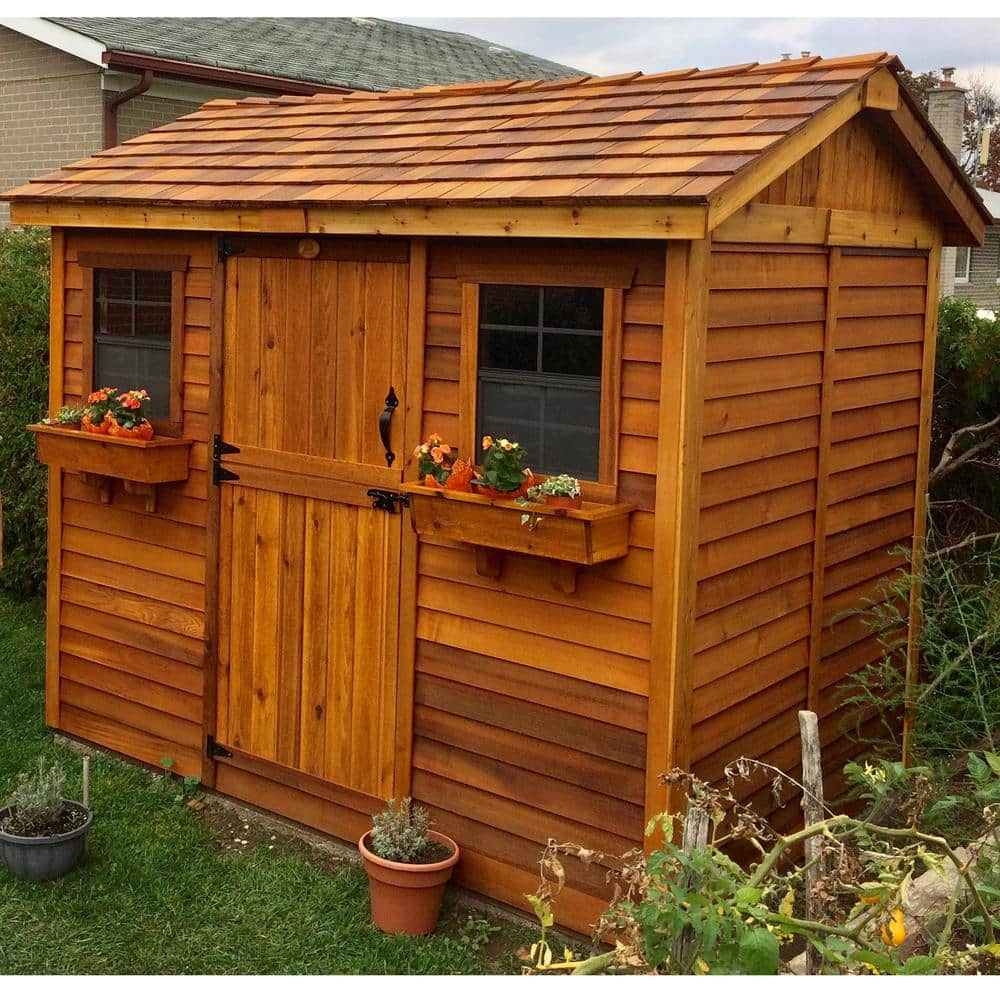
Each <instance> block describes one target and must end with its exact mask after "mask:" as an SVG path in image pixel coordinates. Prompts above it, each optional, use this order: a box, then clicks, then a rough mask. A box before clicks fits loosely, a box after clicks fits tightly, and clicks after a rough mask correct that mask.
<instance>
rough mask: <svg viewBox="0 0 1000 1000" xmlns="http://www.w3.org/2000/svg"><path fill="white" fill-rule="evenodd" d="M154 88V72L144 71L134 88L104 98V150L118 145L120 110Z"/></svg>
mask: <svg viewBox="0 0 1000 1000" xmlns="http://www.w3.org/2000/svg"><path fill="white" fill-rule="evenodd" d="M152 86H153V71H152V70H151V69H147V70H144V71H143V74H142V77H141V79H140V80H139V82H138V83H137V84H136V85H135V86H134V87H129V89H128V90H123V91H121V93H119V94H109V95H108V96H107V97H105V98H104V148H105V149H110V148H111V147H112V146H117V145H118V109H119V108H120V107H121V106H122V105H123V104H125V102H126V101H131V100H132V98H133V97H138V96H139V95H140V94H145V93H146V91H147V90H149V88H150V87H152Z"/></svg>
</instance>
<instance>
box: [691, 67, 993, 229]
mask: <svg viewBox="0 0 1000 1000" xmlns="http://www.w3.org/2000/svg"><path fill="white" fill-rule="evenodd" d="M899 68H901V64H900V63H899V62H898V61H896V62H894V63H893V64H891V65H890V66H886V67H883V68H881V69H879V70H878V71H877V72H876V73H874V74H873V75H872V76H871V77H869V78H868V79H867V80H865V81H863V82H862V83H859V84H858V85H857V86H856V87H854V88H852V89H851V90H850V91H848V92H847V93H846V94H844V95H843V96H842V97H841V98H840V99H839V100H837V101H835V102H834V103H833V104H832V105H831V106H830V107H828V108H826V109H825V110H824V111H822V112H821V113H820V114H818V115H816V116H815V117H813V118H811V119H810V120H809V121H807V122H806V123H805V124H804V125H803V126H801V127H800V128H799V129H798V130H797V131H794V132H792V133H790V134H789V135H788V136H786V137H785V138H784V139H783V140H782V141H781V142H780V143H777V144H775V146H774V148H773V149H771V150H769V151H768V152H767V153H765V154H764V155H763V156H761V157H759V158H758V159H757V160H756V161H755V162H754V163H753V164H752V166H751V167H750V168H749V169H747V170H745V171H742V172H740V173H737V174H736V175H734V176H733V178H732V179H731V180H730V181H729V182H728V183H727V184H725V185H724V186H723V187H722V188H720V189H719V190H718V191H716V192H713V194H712V195H711V197H710V203H709V204H710V207H709V228H710V229H712V230H714V229H716V228H717V227H718V226H719V225H721V224H722V223H723V222H725V220H726V219H728V218H729V217H730V216H731V215H732V214H733V213H734V212H736V211H737V210H738V209H739V208H740V207H742V206H743V205H746V204H747V203H748V202H749V201H750V200H751V198H753V197H754V195H756V194H758V193H759V192H760V191H763V190H764V188H766V187H767V186H768V184H770V183H771V182H772V181H773V180H775V179H776V178H778V177H780V176H781V174H783V173H784V172H785V171H786V170H787V169H788V168H789V167H790V166H792V164H794V163H796V162H797V161H798V160H800V159H802V157H803V156H805V155H806V154H807V153H809V152H811V151H812V150H813V149H815V148H816V147H817V146H818V145H819V144H820V143H821V142H823V141H824V140H825V139H827V138H829V136H831V135H832V134H833V133H834V132H835V131H836V130H837V129H838V128H840V127H841V126H842V125H845V124H846V123H847V122H849V121H850V120H851V119H852V118H854V117H855V115H858V114H860V113H861V112H863V111H867V112H868V113H869V118H870V120H871V121H872V123H873V125H875V127H876V128H881V129H883V130H885V131H886V132H887V134H888V135H889V137H890V138H891V139H892V140H893V143H894V145H895V146H896V147H897V148H898V149H900V151H901V153H902V154H903V155H904V156H905V157H906V159H907V161H908V162H909V163H910V164H911V167H912V168H913V169H914V172H915V173H917V174H918V175H920V176H921V178H922V180H923V181H924V182H925V184H926V185H927V187H928V193H929V196H930V198H931V200H932V201H933V203H934V206H935V208H936V209H937V210H938V212H940V213H941V214H942V217H943V219H944V225H943V227H942V229H943V239H944V243H945V245H946V246H969V245H974V246H982V244H983V242H984V240H985V238H986V226H988V225H992V224H993V216H992V213H991V212H990V211H989V209H988V208H987V207H986V206H985V204H984V203H983V199H982V197H981V196H980V195H979V192H978V191H977V190H976V188H975V185H974V184H973V183H972V181H971V180H970V178H969V177H968V176H967V175H966V173H965V171H964V170H962V168H961V167H960V166H959V164H958V163H957V161H956V160H955V158H954V156H952V155H951V152H950V151H949V149H948V147H947V146H946V145H945V143H944V140H943V139H942V138H941V136H940V135H939V134H938V132H937V129H935V128H934V126H933V125H932V124H931V123H930V120H929V119H928V118H927V115H926V114H925V113H924V110H923V108H921V107H920V105H919V104H918V103H917V101H916V99H915V98H914V97H913V95H912V94H911V93H910V92H909V90H907V88H906V87H905V86H900V84H899V81H898V80H897V79H896V76H895V72H894V71H895V70H898V69H899Z"/></svg>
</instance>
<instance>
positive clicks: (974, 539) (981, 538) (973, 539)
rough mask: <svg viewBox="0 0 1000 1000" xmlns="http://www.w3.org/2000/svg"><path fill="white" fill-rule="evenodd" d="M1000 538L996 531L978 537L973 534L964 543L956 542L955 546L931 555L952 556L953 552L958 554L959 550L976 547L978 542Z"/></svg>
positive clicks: (935, 551)
mask: <svg viewBox="0 0 1000 1000" xmlns="http://www.w3.org/2000/svg"><path fill="white" fill-rule="evenodd" d="M997 538H1000V531H994V532H992V533H991V534H988V535H977V534H976V533H975V532H973V533H972V534H971V535H969V536H968V537H967V538H963V539H962V541H960V542H956V543H955V544H954V545H948V546H946V547H945V548H943V549H934V551H933V552H932V553H930V554H931V555H934V556H937V557H939V558H940V557H941V556H946V555H951V553H952V552H957V551H958V550H959V549H964V548H967V547H968V546H969V545H975V544H976V543H977V542H991V541H994V540H996V539H997Z"/></svg>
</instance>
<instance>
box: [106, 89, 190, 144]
mask: <svg viewBox="0 0 1000 1000" xmlns="http://www.w3.org/2000/svg"><path fill="white" fill-rule="evenodd" d="M199 107H201V104H200V103H199V102H197V101H194V102H188V101H177V100H173V99H171V98H167V97H151V96H150V95H149V94H140V95H139V96H138V97H133V98H132V100H131V101H128V102H127V103H125V104H123V105H122V106H121V107H120V108H119V109H118V141H119V142H124V141H125V140H126V139H134V138H135V137H136V136H137V135H142V133H143V132H148V131H149V130H150V129H152V128H156V127H157V126H159V125H166V124H167V122H172V121H173V120H174V119H175V118H180V117H181V115H189V114H190V113H191V112H192V111H197V109H198V108H199Z"/></svg>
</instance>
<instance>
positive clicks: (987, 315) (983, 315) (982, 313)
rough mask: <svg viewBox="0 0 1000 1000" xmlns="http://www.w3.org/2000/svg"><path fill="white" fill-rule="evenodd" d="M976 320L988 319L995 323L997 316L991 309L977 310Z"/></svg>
mask: <svg viewBox="0 0 1000 1000" xmlns="http://www.w3.org/2000/svg"><path fill="white" fill-rule="evenodd" d="M976 319H988V320H989V321H990V322H991V323H995V322H996V321H997V314H996V313H995V312H994V311H993V310H992V309H977V310H976Z"/></svg>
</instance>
